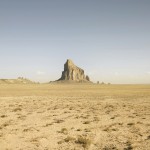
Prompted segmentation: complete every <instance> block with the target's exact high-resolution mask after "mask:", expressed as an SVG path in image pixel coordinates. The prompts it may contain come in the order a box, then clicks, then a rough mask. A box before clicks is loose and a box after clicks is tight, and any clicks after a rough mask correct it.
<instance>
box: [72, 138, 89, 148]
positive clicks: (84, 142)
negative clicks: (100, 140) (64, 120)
mask: <svg viewBox="0 0 150 150" xmlns="http://www.w3.org/2000/svg"><path fill="white" fill-rule="evenodd" d="M75 142H76V143H78V144H81V145H82V146H83V147H84V148H87V147H89V146H90V144H91V140H89V139H87V138H85V137H82V136H79V137H78V138H77V140H76V141H75Z"/></svg>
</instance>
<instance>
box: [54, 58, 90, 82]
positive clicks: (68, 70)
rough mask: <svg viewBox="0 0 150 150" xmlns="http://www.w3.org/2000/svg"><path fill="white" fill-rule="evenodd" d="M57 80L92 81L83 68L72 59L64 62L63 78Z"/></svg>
mask: <svg viewBox="0 0 150 150" xmlns="http://www.w3.org/2000/svg"><path fill="white" fill-rule="evenodd" d="M57 81H62V82H64V81H70V82H72V81H73V82H90V78H89V76H86V75H85V74H84V70H83V69H81V68H79V67H77V66H76V65H74V63H73V61H72V60H70V59H67V62H66V63H65V64H64V71H63V72H62V75H61V78H60V79H58V80H57Z"/></svg>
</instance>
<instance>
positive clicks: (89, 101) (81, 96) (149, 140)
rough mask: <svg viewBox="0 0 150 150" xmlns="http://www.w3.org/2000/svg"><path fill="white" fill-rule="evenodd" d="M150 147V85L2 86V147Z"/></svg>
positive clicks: (24, 149)
mask: <svg viewBox="0 0 150 150" xmlns="http://www.w3.org/2000/svg"><path fill="white" fill-rule="evenodd" d="M86 149H87V150H132V149H133V150H150V85H100V84H99V85H98V84H0V150H86Z"/></svg>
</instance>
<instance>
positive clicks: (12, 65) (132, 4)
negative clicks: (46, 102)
mask: <svg viewBox="0 0 150 150" xmlns="http://www.w3.org/2000/svg"><path fill="white" fill-rule="evenodd" d="M67 58H70V59H72V60H73V61H74V63H75V64H76V65H77V66H79V67H81V68H83V69H84V70H85V72H86V74H88V75H89V76H90V78H91V80H92V81H98V80H99V81H100V82H102V81H104V82H111V83H150V0H0V78H17V77H18V76H23V77H26V78H29V79H31V80H35V81H40V82H45V81H50V80H56V79H58V78H59V77H60V76H61V72H62V70H63V65H64V63H65V61H66V59H67Z"/></svg>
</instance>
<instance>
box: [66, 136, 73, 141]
mask: <svg viewBox="0 0 150 150" xmlns="http://www.w3.org/2000/svg"><path fill="white" fill-rule="evenodd" d="M74 140H75V138H74V137H71V136H67V138H65V139H64V141H65V142H70V141H74Z"/></svg>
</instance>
